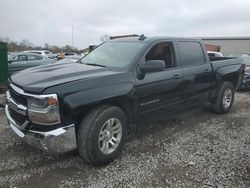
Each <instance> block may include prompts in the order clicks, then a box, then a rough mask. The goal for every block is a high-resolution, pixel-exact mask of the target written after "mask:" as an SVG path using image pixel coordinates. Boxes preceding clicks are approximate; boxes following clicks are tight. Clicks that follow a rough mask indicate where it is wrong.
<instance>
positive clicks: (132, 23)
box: [0, 0, 250, 48]
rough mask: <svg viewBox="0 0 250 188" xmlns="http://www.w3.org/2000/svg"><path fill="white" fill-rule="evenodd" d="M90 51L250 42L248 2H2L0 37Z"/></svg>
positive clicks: (6, 0)
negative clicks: (111, 40)
mask: <svg viewBox="0 0 250 188" xmlns="http://www.w3.org/2000/svg"><path fill="white" fill-rule="evenodd" d="M72 26H73V28H74V46H76V47H78V48H85V47H87V46H88V45H89V44H98V43H100V38H101V37H102V36H103V35H105V34H107V35H120V34H134V33H136V34H142V33H144V34H146V35H148V36H157V35H161V36H186V37H190V36H192V37H200V36H205V37H214V36H250V1H249V0H220V1H218V0H210V1H199V0H178V1H173V0H171V1H170V0H154V1H146V0H124V1H119V0H89V1H87V0H85V1H83V0H71V1H70V0H42V1H37V0H0V36H2V37H9V38H10V39H11V40H14V41H21V40H22V39H28V40H29V41H31V42H32V43H34V44H35V45H41V46H43V45H44V44H45V43H49V44H55V45H59V46H62V45H66V44H69V45H71V41H72V40H71V33H72Z"/></svg>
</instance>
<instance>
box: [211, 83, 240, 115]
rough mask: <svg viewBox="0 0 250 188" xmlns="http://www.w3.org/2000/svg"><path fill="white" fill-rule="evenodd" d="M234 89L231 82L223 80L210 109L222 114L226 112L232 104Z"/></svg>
mask: <svg viewBox="0 0 250 188" xmlns="http://www.w3.org/2000/svg"><path fill="white" fill-rule="evenodd" d="M234 94H235V89H234V86H233V84H232V83H231V82H223V83H222V84H221V86H220V89H219V92H218V97H217V99H216V101H215V103H214V104H212V109H213V111H214V112H217V113H220V114H224V113H227V112H228V111H229V110H230V109H231V108H232V105H233V101H234Z"/></svg>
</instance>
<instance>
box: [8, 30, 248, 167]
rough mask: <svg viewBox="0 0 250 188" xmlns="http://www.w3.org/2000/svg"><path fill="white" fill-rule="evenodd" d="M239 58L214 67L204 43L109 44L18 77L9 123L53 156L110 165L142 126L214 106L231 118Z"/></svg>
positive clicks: (139, 40) (12, 86)
mask: <svg viewBox="0 0 250 188" xmlns="http://www.w3.org/2000/svg"><path fill="white" fill-rule="evenodd" d="M243 71H244V65H242V64H241V60H239V59H227V60H220V61H216V62H210V60H209V57H208V55H207V52H206V50H205V47H204V45H203V42H202V41H201V40H198V39H188V38H169V37H145V36H143V35H142V36H140V37H134V38H125V39H117V40H112V41H108V42H105V43H103V44H101V45H100V46H98V47H97V48H96V49H95V50H94V51H92V52H91V53H89V54H88V55H87V56H85V57H84V58H82V59H81V60H79V61H78V63H73V64H72V63H69V64H67V63H65V64H54V65H46V66H41V67H35V68H30V69H26V70H24V71H21V72H19V73H16V74H13V75H12V76H11V78H10V80H9V90H8V91H7V104H6V107H5V112H6V116H7V119H8V122H9V125H10V127H11V128H12V130H13V131H14V132H15V133H16V134H17V135H18V136H19V137H21V138H22V139H23V140H24V141H25V142H27V143H29V144H30V145H33V146H35V147H37V148H40V149H43V150H46V151H52V152H67V151H70V150H74V149H77V150H78V152H79V154H80V156H81V157H82V158H83V160H84V161H85V162H87V163H91V164H94V165H102V164H107V163H109V162H111V161H113V160H114V159H115V158H116V157H117V156H118V155H119V153H120V152H121V150H122V147H123V145H124V142H125V139H126V136H127V133H128V131H131V130H134V129H135V128H136V125H137V124H136V122H138V121H140V120H141V119H143V118H146V117H151V116H153V115H155V114H158V113H160V112H161V113H162V112H163V115H164V114H165V115H167V114H168V113H171V112H177V111H179V110H183V109H186V108H187V107H195V106H199V105H201V104H206V103H209V104H210V105H211V107H212V110H213V111H215V112H217V113H221V114H224V113H227V112H228V111H229V110H230V109H231V107H232V105H233V101H234V93H235V90H236V89H238V87H239V85H240V84H241V82H242V78H243Z"/></svg>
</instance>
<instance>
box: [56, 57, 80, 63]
mask: <svg viewBox="0 0 250 188" xmlns="http://www.w3.org/2000/svg"><path fill="white" fill-rule="evenodd" d="M80 59H81V56H76V57H65V58H64V59H61V60H59V61H56V62H55V63H60V64H61V63H76V62H77V61H78V60H80Z"/></svg>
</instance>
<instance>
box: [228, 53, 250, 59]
mask: <svg viewBox="0 0 250 188" xmlns="http://www.w3.org/2000/svg"><path fill="white" fill-rule="evenodd" d="M248 56H250V54H247V53H235V54H228V55H227V57H233V58H241V57H248Z"/></svg>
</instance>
